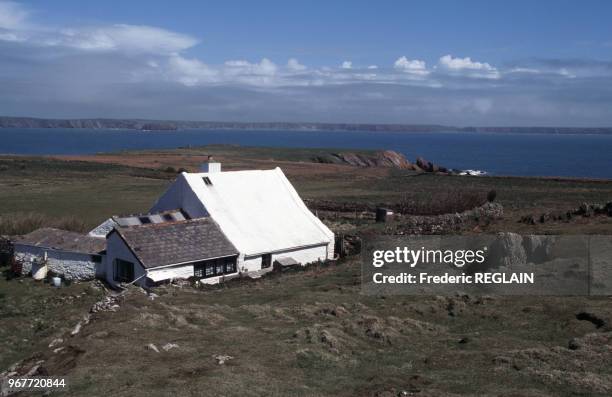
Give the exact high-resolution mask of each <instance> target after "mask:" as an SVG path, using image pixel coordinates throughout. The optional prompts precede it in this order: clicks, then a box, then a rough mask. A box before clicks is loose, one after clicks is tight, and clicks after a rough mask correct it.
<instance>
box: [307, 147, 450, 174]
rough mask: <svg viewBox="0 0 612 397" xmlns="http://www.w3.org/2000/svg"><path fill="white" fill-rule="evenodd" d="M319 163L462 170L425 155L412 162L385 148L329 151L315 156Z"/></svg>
mask: <svg viewBox="0 0 612 397" xmlns="http://www.w3.org/2000/svg"><path fill="white" fill-rule="evenodd" d="M313 161H315V162H317V163H325V164H344V165H351V166H354V167H387V168H398V169H403V170H413V171H419V172H442V173H455V174H458V173H459V172H460V171H458V170H452V169H449V168H446V167H442V166H441V165H439V164H435V163H433V162H431V161H429V160H426V159H424V158H423V157H417V159H416V162H415V163H411V162H410V161H409V160H408V159H407V158H406V157H405V156H404V155H403V154H401V153H398V152H396V151H393V150H384V151H380V152H376V153H374V154H371V155H369V154H362V153H354V152H340V153H329V154H324V155H320V156H317V157H315V158H313Z"/></svg>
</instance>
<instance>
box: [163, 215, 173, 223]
mask: <svg viewBox="0 0 612 397" xmlns="http://www.w3.org/2000/svg"><path fill="white" fill-rule="evenodd" d="M164 220H165V221H168V222H172V221H173V220H174V218H173V217H172V214H164Z"/></svg>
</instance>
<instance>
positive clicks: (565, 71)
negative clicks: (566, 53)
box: [559, 68, 576, 79]
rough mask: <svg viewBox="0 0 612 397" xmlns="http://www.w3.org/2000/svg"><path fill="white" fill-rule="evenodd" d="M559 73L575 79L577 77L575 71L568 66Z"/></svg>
mask: <svg viewBox="0 0 612 397" xmlns="http://www.w3.org/2000/svg"><path fill="white" fill-rule="evenodd" d="M559 74H560V75H561V76H565V77H567V78H570V79H575V78H576V75H575V74H574V73H572V72H570V71H569V70H567V69H566V68H561V69H559Z"/></svg>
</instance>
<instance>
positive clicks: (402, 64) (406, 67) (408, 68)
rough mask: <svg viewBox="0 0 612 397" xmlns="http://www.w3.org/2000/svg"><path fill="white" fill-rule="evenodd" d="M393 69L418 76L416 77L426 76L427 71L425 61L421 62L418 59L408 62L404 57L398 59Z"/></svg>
mask: <svg viewBox="0 0 612 397" xmlns="http://www.w3.org/2000/svg"><path fill="white" fill-rule="evenodd" d="M393 67H394V68H395V69H396V70H401V71H403V72H408V73H413V74H418V75H427V74H429V71H428V70H427V66H426V64H425V61H421V60H418V59H414V60H410V59H408V58H406V57H405V56H402V57H399V58H398V59H397V60H396V61H395V63H394V64H393Z"/></svg>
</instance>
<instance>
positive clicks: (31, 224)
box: [0, 212, 87, 236]
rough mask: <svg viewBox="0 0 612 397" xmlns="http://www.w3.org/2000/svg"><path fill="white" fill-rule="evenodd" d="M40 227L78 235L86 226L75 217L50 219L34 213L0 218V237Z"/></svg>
mask: <svg viewBox="0 0 612 397" xmlns="http://www.w3.org/2000/svg"><path fill="white" fill-rule="evenodd" d="M41 227H54V228H57V229H64V230H70V231H73V232H80V233H82V232H85V231H87V224H85V222H83V221H82V220H80V219H78V218H75V217H62V218H51V217H48V216H46V215H43V214H39V213H35V212H30V213H25V214H23V213H17V214H10V215H4V216H0V235H9V236H11V235H20V234H28V233H30V232H33V231H34V230H36V229H40V228H41Z"/></svg>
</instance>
